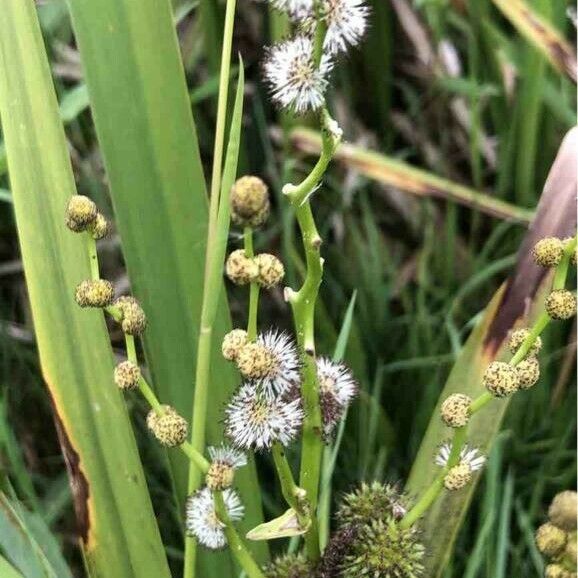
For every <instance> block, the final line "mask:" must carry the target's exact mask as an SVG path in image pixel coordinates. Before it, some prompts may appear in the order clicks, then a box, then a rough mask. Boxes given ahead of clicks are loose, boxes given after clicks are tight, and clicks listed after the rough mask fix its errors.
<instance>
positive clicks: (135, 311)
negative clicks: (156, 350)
mask: <svg viewBox="0 0 578 578" xmlns="http://www.w3.org/2000/svg"><path fill="white" fill-rule="evenodd" d="M114 306H115V307H116V308H117V309H118V311H119V312H120V319H119V321H120V324H121V327H122V330H123V332H124V333H126V334H127V335H140V334H141V333H142V332H143V331H144V330H145V329H146V326H147V318H146V315H145V312H144V310H143V308H142V307H141V305H140V303H139V302H138V301H137V300H136V299H135V298H134V297H132V296H130V295H123V296H122V297H119V298H118V299H117V300H116V301H115V302H114Z"/></svg>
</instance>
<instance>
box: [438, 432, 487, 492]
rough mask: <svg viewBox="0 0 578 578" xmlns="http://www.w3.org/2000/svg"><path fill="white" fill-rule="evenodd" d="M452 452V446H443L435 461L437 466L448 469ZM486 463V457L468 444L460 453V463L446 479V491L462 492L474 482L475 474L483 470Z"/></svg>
mask: <svg viewBox="0 0 578 578" xmlns="http://www.w3.org/2000/svg"><path fill="white" fill-rule="evenodd" d="M451 451H452V446H451V444H449V443H444V444H442V446H441V447H440V449H439V451H438V454H437V456H436V459H435V462H436V464H437V465H438V466H441V467H442V468H445V467H447V465H448V461H449V459H450V455H451ZM485 463H486V458H485V456H483V455H482V454H480V452H479V451H478V450H477V449H475V448H470V447H469V446H468V445H467V444H466V445H465V446H464V447H463V448H462V450H461V452H460V458H459V462H458V463H457V464H456V465H455V466H453V467H451V468H450V469H449V470H448V472H447V473H446V475H445V477H444V486H445V488H446V490H449V491H455V490H461V489H462V488H464V487H465V486H467V485H468V484H469V483H470V482H471V481H472V478H473V474H474V472H476V471H478V470H479V469H481V468H482V467H483V465H484V464H485Z"/></svg>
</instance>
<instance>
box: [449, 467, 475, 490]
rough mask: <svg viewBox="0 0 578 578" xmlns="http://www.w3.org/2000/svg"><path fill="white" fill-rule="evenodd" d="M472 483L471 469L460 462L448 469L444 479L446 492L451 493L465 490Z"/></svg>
mask: <svg viewBox="0 0 578 578" xmlns="http://www.w3.org/2000/svg"><path fill="white" fill-rule="evenodd" d="M471 481H472V468H471V466H470V465H469V464H467V463H464V462H461V463H459V464H458V465H457V466H454V467H453V468H450V470H449V471H448V473H447V474H446V476H445V478H444V486H445V488H446V490H449V491H450V492H453V491H455V490H461V489H462V488H465V487H466V486H467V485H468V484H469V483H470V482H471Z"/></svg>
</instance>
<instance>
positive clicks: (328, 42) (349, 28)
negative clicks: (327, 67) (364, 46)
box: [321, 0, 369, 55]
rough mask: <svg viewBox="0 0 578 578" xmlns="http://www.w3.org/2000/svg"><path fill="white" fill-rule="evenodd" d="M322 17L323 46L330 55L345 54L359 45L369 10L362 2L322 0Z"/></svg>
mask: <svg viewBox="0 0 578 578" xmlns="http://www.w3.org/2000/svg"><path fill="white" fill-rule="evenodd" d="M321 6H322V16H323V20H324V21H325V23H326V25H327V34H326V36H325V42H324V45H323V48H324V50H325V51H326V52H327V53H328V54H331V55H337V54H340V53H344V52H347V50H348V48H350V47H352V46H356V45H357V44H359V42H360V41H361V39H362V38H363V35H364V34H365V31H366V30H367V17H368V15H369V8H368V7H367V6H365V4H364V3H363V1H362V0H324V2H323V3H322V5H321Z"/></svg>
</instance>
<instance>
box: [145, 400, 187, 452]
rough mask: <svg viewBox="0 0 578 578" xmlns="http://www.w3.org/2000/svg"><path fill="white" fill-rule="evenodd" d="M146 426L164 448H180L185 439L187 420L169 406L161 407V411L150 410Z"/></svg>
mask: <svg viewBox="0 0 578 578" xmlns="http://www.w3.org/2000/svg"><path fill="white" fill-rule="evenodd" d="M147 426H148V428H149V429H150V431H151V432H152V433H153V434H154V436H155V437H156V438H157V440H158V441H159V442H160V443H161V444H162V445H164V446H167V447H169V448H173V447H175V446H180V445H181V444H182V443H184V442H185V441H186V439H187V432H188V424H187V420H186V419H185V418H183V417H181V416H180V415H179V414H178V413H177V411H176V410H175V409H174V408H173V407H171V406H170V405H163V406H162V407H161V411H160V412H157V410H155V409H151V410H150V411H149V413H148V415H147Z"/></svg>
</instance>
